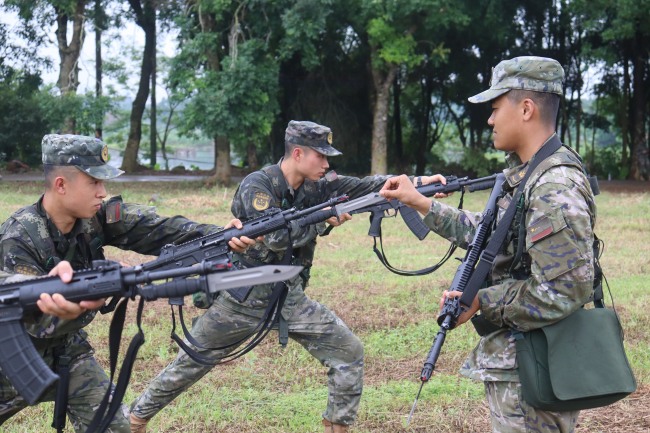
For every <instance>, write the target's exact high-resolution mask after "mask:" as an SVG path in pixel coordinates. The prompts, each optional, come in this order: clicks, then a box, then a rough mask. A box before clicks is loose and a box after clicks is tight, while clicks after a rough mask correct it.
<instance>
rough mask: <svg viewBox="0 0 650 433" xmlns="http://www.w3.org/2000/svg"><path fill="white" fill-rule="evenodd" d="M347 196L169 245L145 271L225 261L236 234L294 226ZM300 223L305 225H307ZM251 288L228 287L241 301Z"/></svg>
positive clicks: (253, 234) (269, 214)
mask: <svg viewBox="0 0 650 433" xmlns="http://www.w3.org/2000/svg"><path fill="white" fill-rule="evenodd" d="M347 199H348V196H347V195H342V196H339V197H334V198H332V199H330V200H327V201H325V202H323V203H320V204H318V205H316V206H313V207H310V208H307V209H304V210H301V211H299V210H297V209H296V208H295V207H294V208H291V209H287V210H284V211H283V210H280V209H277V208H273V209H271V210H270V211H268V212H267V213H266V214H264V215H262V216H260V217H257V218H253V219H251V220H248V221H246V222H245V223H244V224H243V227H242V228H241V229H238V228H236V227H231V228H228V229H223V230H220V231H218V232H215V233H210V234H209V235H205V236H202V237H200V238H197V239H194V240H191V241H188V242H185V243H182V244H178V245H176V244H169V245H165V246H164V247H163V248H162V249H161V250H160V255H159V256H158V257H157V258H156V259H154V260H152V261H150V262H147V263H144V264H142V265H141V266H142V268H143V269H144V270H147V271H153V270H165V269H174V268H178V267H184V266H191V265H193V264H195V263H200V262H201V261H203V260H223V259H224V258H226V257H228V253H229V252H230V247H229V246H228V241H229V240H230V239H232V238H233V237H241V236H247V237H249V238H253V239H254V238H257V237H259V236H263V235H266V234H268V233H272V232H274V231H276V230H279V229H282V228H290V224H291V222H292V221H296V220H300V219H304V218H305V217H306V216H309V215H312V214H314V213H317V212H318V211H320V210H321V209H324V208H326V207H331V206H335V205H338V204H339V203H342V202H344V201H346V200H347ZM330 216H331V215H330ZM330 216H322V219H312V221H313V222H311V223H310V224H315V223H318V222H321V221H325V220H326V219H327V218H329V217H330ZM299 225H300V226H303V224H299ZM242 286H243V285H242ZM249 286H250V285H249ZM249 291H250V287H241V288H237V289H232V290H228V292H229V293H230V294H231V295H232V296H233V297H234V298H235V299H237V300H239V301H243V300H245V298H246V296H247V295H248V292H249Z"/></svg>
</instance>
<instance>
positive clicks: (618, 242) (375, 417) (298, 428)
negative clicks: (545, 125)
mask: <svg viewBox="0 0 650 433" xmlns="http://www.w3.org/2000/svg"><path fill="white" fill-rule="evenodd" d="M41 191H42V186H41V185H40V184H39V183H36V182H18V183H7V182H3V183H0V220H4V219H6V218H7V217H8V216H9V215H10V214H11V213H12V212H13V211H15V210H17V209H18V208H20V207H21V206H24V205H27V204H30V203H33V202H34V201H36V200H37V199H38V197H39V195H40V193H41ZM234 191H235V188H232V187H231V188H228V189H227V190H226V189H224V188H220V187H213V188H205V187H203V186H202V185H201V184H198V183H178V184H171V183H155V184H154V183H143V184H139V183H113V184H109V192H110V193H112V194H118V193H119V194H121V195H122V197H123V198H124V200H125V201H127V202H138V203H149V202H151V203H152V204H153V205H155V206H156V207H157V209H158V212H159V213H160V214H161V215H174V214H182V215H185V216H187V217H189V218H192V219H195V220H197V221H199V222H206V223H217V224H224V223H225V222H227V221H228V220H229V219H230V218H231V216H230V213H229V208H230V200H231V199H232V195H233V193H234ZM486 199H487V193H474V194H468V195H467V196H466V198H465V206H464V207H465V208H467V209H472V210H482V208H483V205H484V202H485V200H486ZM448 202H450V203H452V204H456V203H457V202H458V195H454V196H452V198H450V199H448ZM597 203H598V225H597V230H596V231H597V234H598V235H599V237H600V238H602V239H603V240H604V241H605V243H606V249H605V253H604V256H603V258H602V260H601V262H602V265H603V267H604V270H605V274H606V275H607V277H608V279H609V283H610V286H611V289H612V293H613V295H614V298H615V301H616V306H617V310H618V311H619V313H620V316H621V318H622V320H623V323H624V326H625V330H626V347H627V348H628V355H629V358H630V362H631V364H632V367H633V369H634V371H635V373H636V375H637V379H638V381H639V385H640V387H641V389H642V390H645V389H646V388H647V383H648V381H649V380H650V347H649V346H650V345H649V343H648V342H649V341H650V315H648V313H647V312H648V311H649V310H650V294H648V276H649V275H650V259H649V258H648V257H650V242H649V240H650V225H649V222H650V218H649V217H648V215H650V195H649V194H639V193H637V194H610V193H607V192H605V193H603V194H601V195H600V196H598V197H597ZM367 230H368V220H367V218H366V216H364V215H358V216H356V217H355V218H354V219H353V220H352V221H350V222H348V223H346V224H344V225H343V226H341V227H340V228H337V229H336V230H334V231H333V232H332V233H331V234H330V235H329V236H327V237H325V238H322V239H320V240H319V248H318V249H317V253H316V261H315V267H314V268H313V271H312V280H311V284H310V286H309V288H308V294H309V296H311V297H312V298H314V299H316V300H318V301H320V302H322V303H324V304H326V305H328V306H329V307H331V308H332V309H333V310H334V311H335V312H336V313H337V314H338V315H339V316H340V317H341V318H342V319H343V320H344V321H345V322H346V323H347V324H348V325H349V326H350V327H351V328H352V329H353V330H354V331H355V333H356V334H357V335H358V336H359V337H360V338H361V339H362V340H363V342H364V346H365V353H366V370H365V372H366V374H365V382H364V383H365V384H364V394H363V399H362V403H361V407H360V412H359V421H358V423H357V424H356V426H355V428H354V429H353V431H354V432H355V433H370V432H377V433H378V432H425V431H426V432H452V431H453V432H476V431H488V430H489V420H488V413H487V409H486V406H485V403H484V398H483V386H482V384H480V383H476V382H473V381H470V380H468V379H465V378H463V377H462V376H460V375H459V374H458V370H459V367H460V365H461V363H462V362H463V360H464V358H465V356H466V355H467V353H468V352H469V351H470V350H471V349H472V348H473V346H474V345H475V344H476V342H477V341H478V337H477V336H476V335H475V334H474V333H473V331H472V330H471V329H470V327H469V326H468V327H461V328H459V329H457V330H454V331H452V332H451V333H450V334H449V335H448V337H447V340H446V342H445V345H444V347H443V349H442V353H441V356H440V359H439V360H438V364H437V366H436V373H435V374H434V376H433V377H432V379H431V381H429V383H427V384H425V385H424V387H423V389H422V394H421V396H420V400H419V403H418V406H417V410H416V411H415V415H414V419H413V420H412V422H411V425H410V427H408V428H407V427H405V419H406V416H407V415H408V413H409V411H410V409H411V405H412V403H413V399H414V398H415V395H416V393H417V391H418V388H419V385H420V383H419V380H418V376H419V373H420V369H421V367H422V362H423V361H424V359H425V358H426V356H427V353H428V351H429V348H430V346H431V342H432V340H433V337H434V336H435V333H436V331H437V330H438V326H437V325H436V323H435V317H436V311H437V306H438V299H439V296H440V293H441V292H442V291H443V290H444V289H445V288H446V287H447V286H448V285H449V283H450V282H451V279H452V277H453V274H454V272H455V270H456V267H457V265H458V261H456V260H450V261H449V262H448V263H446V264H445V265H444V266H443V267H442V269H440V270H439V271H437V272H436V273H434V274H431V275H428V276H424V277H401V276H397V275H394V274H392V273H390V272H388V271H387V270H386V269H384V268H383V266H382V265H381V264H380V263H379V261H378V260H377V259H376V257H375V255H374V254H373V252H372V239H371V238H370V237H368V236H367V234H366V233H367ZM383 233H384V247H385V249H386V253H387V254H388V257H389V259H390V260H391V262H392V263H393V265H395V266H397V267H406V268H409V269H418V268H422V267H425V266H430V265H431V264H433V263H435V262H437V261H438V260H439V258H440V257H442V255H443V254H444V253H445V251H446V249H447V247H448V244H447V243H446V242H445V241H443V240H442V239H440V238H439V237H437V236H435V235H434V234H430V235H429V236H428V238H427V239H425V240H424V241H422V242H419V241H417V239H416V238H414V237H413V236H412V235H411V234H410V233H409V232H408V231H407V229H406V228H405V226H404V224H403V222H402V221H401V220H400V219H399V218H398V219H387V220H384V224H383ZM106 252H107V255H108V257H109V258H112V259H118V260H123V261H126V262H128V263H130V264H137V263H140V262H143V261H145V260H147V258H146V257H143V256H139V255H137V254H134V253H126V252H123V251H120V250H117V249H114V248H107V249H106ZM462 255H463V252H462V251H458V252H457V253H456V254H455V256H456V257H462ZM133 310H134V308H130V311H129V318H130V319H133V318H134V312H133ZM187 310H188V317H187V320H188V321H189V320H190V318H191V317H192V316H196V315H197V314H200V312H201V311H199V310H196V309H194V308H188V309H187ZM109 323H110V315H109V316H101V317H98V318H97V319H95V321H93V323H92V324H91V325H89V326H88V328H87V330H88V332H89V334H90V338H91V341H92V343H93V345H94V347H95V348H96V351H97V358H98V359H99V360H100V362H102V363H103V365H105V366H107V360H108V351H107V341H108V325H109ZM135 329H136V328H135V325H134V324H133V323H129V325H128V326H127V329H126V330H125V332H124V334H125V336H127V337H128V336H131V335H133V334H134V332H135ZM170 329H171V320H170V315H169V307H168V306H167V305H166V303H165V301H162V300H160V301H156V302H154V303H152V304H149V305H147V306H146V308H145V316H144V330H145V335H146V340H147V341H146V343H145V345H144V346H143V348H142V349H141V350H140V353H139V355H138V361H137V363H136V366H135V371H134V373H133V377H132V380H131V383H130V386H129V390H128V391H127V397H126V399H125V401H126V402H131V401H132V400H133V399H134V398H135V396H136V395H138V394H139V393H140V392H141V391H142V390H143V389H144V387H145V386H146V384H147V383H148V381H150V380H151V379H152V378H153V377H154V376H155V375H156V374H157V373H158V371H160V369H162V368H163V367H164V366H165V365H166V364H167V363H168V362H170V361H171V360H172V359H173V358H174V357H175V355H176V352H177V348H176V347H175V345H174V344H173V343H172V342H170V339H169V331H170ZM127 344H128V341H125V342H123V351H124V350H125V347H126V345H127ZM326 380H327V376H326V370H325V368H323V367H322V366H320V364H319V363H318V362H316V361H315V360H313V359H312V358H311V357H310V355H309V354H308V353H307V352H306V351H304V350H303V349H302V347H300V346H299V345H297V344H295V343H293V342H290V343H289V345H288V346H287V347H286V348H284V349H282V348H281V347H279V345H278V344H277V337H276V334H271V335H270V337H269V338H268V339H267V340H266V341H265V342H263V343H262V344H261V345H260V347H258V348H257V349H256V350H255V351H253V352H252V353H250V354H248V355H246V356H245V357H244V358H243V359H240V360H237V361H235V362H233V363H229V364H227V365H223V366H219V367H217V368H214V369H213V370H212V371H211V372H210V373H209V374H207V375H206V376H205V377H204V378H203V379H202V380H201V381H200V382H198V383H197V384H195V385H194V386H193V387H192V388H190V390H189V391H188V392H186V393H184V394H182V395H181V396H180V397H179V398H178V399H177V400H176V401H174V402H173V403H172V404H171V405H170V406H169V407H167V408H165V409H164V410H163V411H162V412H161V413H160V414H159V415H158V416H156V417H155V418H154V419H153V420H152V422H151V424H150V425H151V428H150V431H151V432H216V431H219V432H245V433H252V432H269V433H280V432H282V433H302V432H315V431H321V425H320V421H321V413H322V412H323V410H324V408H325V402H326V399H327V389H326V386H325V383H326ZM642 395H647V390H646V391H644V392H643V393H642ZM639 398H640V397H639ZM624 401H627V400H624ZM632 401H634V400H632ZM642 401H646V402H647V400H642ZM602 410H603V412H597V411H598V410H596V415H594V416H593V418H598V419H600V424H598V423H596V422H595V421H592V418H589V417H586V418H585V419H584V421H583V422H581V426H580V427H579V429H578V432H580V433H586V432H592V431H607V432H608V433H612V432H615V431H621V432H622V431H625V430H623V429H621V430H617V429H616V428H612V427H608V428H606V429H605V428H601V427H595V426H601V425H602V419H603V418H604V417H602V416H598V413H602V414H605V413H607V412H605V411H606V410H611V408H608V409H602ZM51 411H52V405H51V404H50V403H43V404H40V405H38V406H36V407H31V408H27V409H25V410H23V411H22V412H21V413H20V414H18V415H16V416H15V417H14V418H12V419H11V420H10V421H9V422H7V423H6V424H4V425H3V426H2V431H3V432H8V433H18V432H20V433H26V432H27V433H34V432H39V433H40V432H47V431H51V429H50V427H49V425H50V423H51ZM628 416H630V419H629V424H626V425H627V426H630V425H638V424H639V422H638V420H640V419H642V415H639V414H636V412H632V413H631V414H630V415H628ZM635 416H636V417H637V418H638V419H635V418H634V417H635ZM66 431H68V432H71V431H72V429H71V427H70V426H68V428H67V430H66Z"/></svg>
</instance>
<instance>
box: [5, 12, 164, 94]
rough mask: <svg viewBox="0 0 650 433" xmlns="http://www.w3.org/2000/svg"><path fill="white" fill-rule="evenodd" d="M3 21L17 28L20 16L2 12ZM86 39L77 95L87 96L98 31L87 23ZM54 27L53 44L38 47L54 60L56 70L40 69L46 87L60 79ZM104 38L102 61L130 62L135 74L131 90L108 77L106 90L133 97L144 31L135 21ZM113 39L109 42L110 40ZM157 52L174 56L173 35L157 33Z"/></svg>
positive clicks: (91, 83)
mask: <svg viewBox="0 0 650 433" xmlns="http://www.w3.org/2000/svg"><path fill="white" fill-rule="evenodd" d="M0 22H3V23H5V24H8V25H9V26H10V27H11V26H15V25H16V23H17V22H18V16H17V14H15V13H11V12H7V11H0ZM85 30H86V36H85V40H84V44H83V47H82V52H81V56H80V58H79V69H80V71H79V88H78V89H77V92H78V93H85V92H87V91H89V92H94V91H95V32H94V31H93V26H92V24H91V23H89V22H88V21H87V22H86V26H85ZM54 32H55V25H54V24H53V25H52V26H51V28H50V29H49V30H48V34H49V35H51V37H50V41H49V42H48V43H46V44H43V46H41V47H39V50H38V52H39V55H41V56H43V57H46V58H49V59H50V60H51V61H52V65H53V67H52V68H50V69H49V70H47V69H42V70H41V78H42V79H43V82H44V84H54V83H56V81H57V79H58V69H59V61H60V59H59V54H58V48H57V44H56V36H55V33H54ZM71 32H72V30H71V25H70V28H69V30H68V33H69V34H70V33H71ZM105 36H106V37H104V38H103V45H104V46H103V51H102V58H103V59H104V60H106V59H109V58H122V59H129V60H128V68H129V69H130V70H132V71H133V73H132V74H130V77H131V78H130V79H129V83H128V85H127V86H128V88H125V87H124V86H122V85H120V84H119V83H118V82H117V81H116V80H114V79H113V80H112V79H110V78H108V77H104V78H103V84H104V88H106V86H107V85H112V86H113V87H114V88H115V89H116V91H117V92H118V94H121V95H124V96H126V95H129V96H131V95H134V94H135V92H136V91H137V86H138V80H139V72H140V60H139V59H137V60H135V61H133V60H131V55H130V53H131V52H136V53H141V52H142V50H143V48H144V31H143V30H142V29H141V28H140V27H138V26H137V25H136V24H135V23H133V22H126V23H125V26H124V28H122V29H120V30H119V31H115V30H113V32H112V34H107V35H105ZM109 36H110V37H111V38H112V39H111V40H110V41H109V40H108V39H109V38H108V37H109ZM157 46H158V53H159V55H165V56H172V55H173V54H174V53H175V50H176V43H175V39H174V35H169V34H164V33H160V32H159V33H158V44H157ZM160 79H161V77H158V80H157V81H158V82H160ZM156 89H157V94H158V95H159V96H158V99H161V98H162V97H164V96H165V95H166V93H165V90H164V87H162V86H161V85H160V84H159V85H158V86H157V87H156Z"/></svg>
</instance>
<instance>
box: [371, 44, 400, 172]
mask: <svg viewBox="0 0 650 433" xmlns="http://www.w3.org/2000/svg"><path fill="white" fill-rule="evenodd" d="M376 55H377V52H376V49H374V48H373V49H372V53H371V56H370V64H371V66H370V68H371V71H372V81H373V84H374V86H375V107H374V110H373V119H372V145H371V151H372V154H371V156H370V174H386V173H387V172H388V161H387V154H388V137H387V131H388V104H389V102H390V86H391V85H392V84H393V81H394V80H395V76H396V75H397V66H395V65H391V66H389V67H388V71H387V72H386V73H383V72H382V71H380V70H379V69H377V68H374V67H373V66H372V64H373V58H374V57H375V56H376Z"/></svg>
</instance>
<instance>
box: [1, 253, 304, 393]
mask: <svg viewBox="0 0 650 433" xmlns="http://www.w3.org/2000/svg"><path fill="white" fill-rule="evenodd" d="M231 266H232V265H231V264H230V262H229V261H224V260H221V261H211V262H210V261H202V262H201V263H198V264H196V265H194V266H186V267H180V268H177V269H170V270H165V271H157V272H150V271H146V270H145V269H144V268H143V267H142V266H135V267H122V266H120V265H119V263H116V262H111V261H107V260H98V261H94V262H93V267H92V269H86V270H81V271H76V272H75V273H74V275H73V278H72V281H71V282H70V283H67V284H64V283H62V282H61V280H60V279H59V277H40V278H36V279H32V280H25V281H20V282H16V283H8V284H1V285H0V347H2V350H1V351H0V368H2V372H3V373H4V374H5V375H6V376H7V378H8V379H9V381H10V382H11V384H12V385H13V386H14V388H16V390H17V391H18V393H19V394H20V395H21V396H22V397H23V398H24V399H25V401H26V402H27V403H29V404H34V403H36V402H37V401H38V399H39V398H40V397H41V395H42V394H43V393H44V392H45V390H46V389H47V388H49V387H50V386H51V385H52V384H53V383H54V382H56V381H57V380H58V376H57V375H56V374H54V373H53V372H52V370H50V368H49V367H48V366H47V365H46V364H45V362H44V361H43V359H42V358H41V357H40V356H39V354H38V352H37V351H36V349H35V348H34V345H33V344H32V341H31V340H30V337H29V335H28V334H27V331H26V330H25V326H24V324H23V322H22V318H23V315H24V314H25V313H26V312H32V311H37V310H38V306H37V304H36V301H37V300H38V299H39V297H40V295H41V293H47V294H50V295H52V294H54V293H60V294H61V295H63V296H64V297H65V298H66V299H67V300H69V301H73V302H76V301H82V300H93V299H102V298H108V297H113V298H114V299H116V298H134V297H135V296H136V295H140V296H141V297H142V298H144V299H146V300H154V299H158V298H179V297H183V296H186V295H190V294H193V293H196V292H199V291H204V292H206V293H207V294H212V293H214V292H217V291H221V290H227V289H231V288H233V287H239V286H241V285H242V284H248V285H255V284H266V283H271V282H276V281H284V280H287V279H290V278H293V277H295V276H296V275H298V273H300V271H301V270H302V268H301V267H299V266H260V267H256V268H250V269H243V270H234V271H231V272H222V271H227V270H230V269H231ZM193 276H198V278H187V277H193ZM170 278H176V279H174V280H171V281H169V282H165V283H161V284H152V283H153V282H154V281H160V280H167V279H170Z"/></svg>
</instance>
